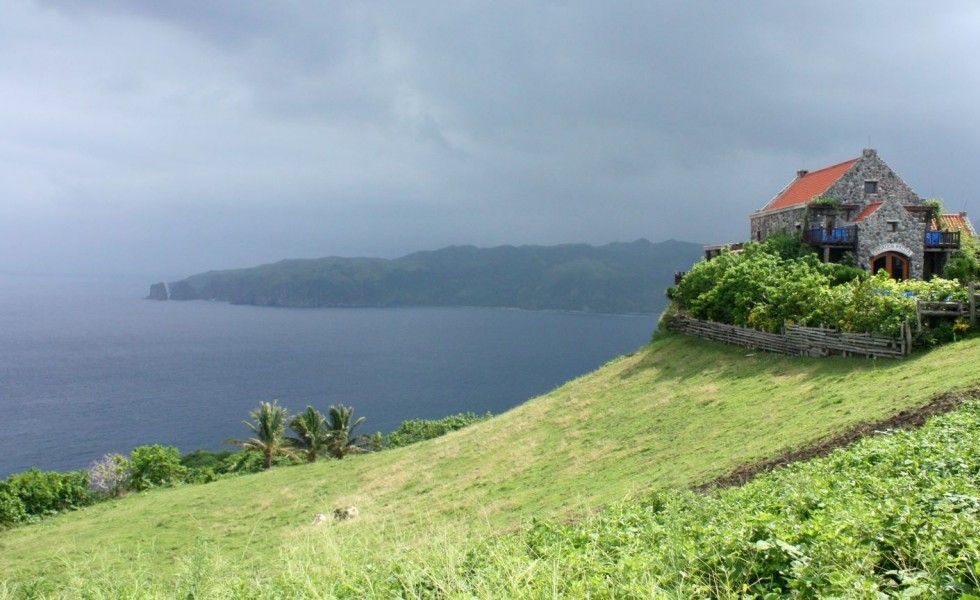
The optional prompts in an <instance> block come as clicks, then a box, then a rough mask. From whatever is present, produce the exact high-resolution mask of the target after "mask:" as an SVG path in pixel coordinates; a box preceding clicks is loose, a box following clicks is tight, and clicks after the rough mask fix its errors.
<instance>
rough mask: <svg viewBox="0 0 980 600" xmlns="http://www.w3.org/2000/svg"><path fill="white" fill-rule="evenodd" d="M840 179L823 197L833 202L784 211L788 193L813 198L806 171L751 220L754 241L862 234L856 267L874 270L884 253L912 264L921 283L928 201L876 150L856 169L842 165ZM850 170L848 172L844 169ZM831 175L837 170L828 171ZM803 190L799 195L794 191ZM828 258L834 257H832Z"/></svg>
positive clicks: (804, 204) (910, 268)
mask: <svg viewBox="0 0 980 600" xmlns="http://www.w3.org/2000/svg"><path fill="white" fill-rule="evenodd" d="M837 167H839V168H840V169H841V171H842V172H841V173H840V174H839V176H837V174H836V173H834V174H833V176H835V177H836V179H834V180H833V181H832V182H831V183H830V184H829V186H828V187H826V189H824V190H823V191H822V193H820V194H819V196H818V197H820V198H826V199H828V202H822V201H818V202H813V203H811V202H810V200H812V198H808V199H806V200H803V201H800V200H793V202H794V203H793V204H792V205H789V206H785V207H780V208H775V209H773V208H770V206H772V205H777V206H778V205H779V204H780V202H779V200H780V198H781V197H782V196H783V195H784V194H787V193H796V194H797V195H798V194H799V193H808V190H809V188H806V187H805V186H806V185H807V183H808V182H809V180H808V181H807V182H803V181H802V180H803V178H804V177H806V176H807V175H808V173H807V172H806V171H801V172H799V173H798V174H797V179H796V180H794V181H793V182H791V183H790V184H789V185H788V186H787V187H786V188H784V190H783V191H781V192H780V194H779V195H777V196H776V198H774V199H773V200H772V201H770V203H769V205H767V207H766V208H763V209H762V210H759V211H757V212H755V213H754V214H753V215H752V216H751V218H750V226H751V239H752V240H753V241H764V240H765V239H766V238H768V237H769V236H770V235H774V234H778V233H785V234H790V235H793V234H799V233H802V232H805V231H808V230H818V229H820V230H825V231H831V230H833V229H836V228H848V229H855V228H856V230H857V242H856V245H855V246H854V247H853V248H852V249H850V251H852V252H853V254H854V256H855V258H856V261H857V266H859V267H861V268H865V269H870V268H872V261H874V260H875V258H876V257H880V256H882V255H884V254H885V253H892V254H894V255H896V256H897V255H901V257H902V258H903V260H906V261H907V262H908V276H909V277H911V278H916V279H921V278H922V277H923V275H924V271H923V265H924V262H925V261H924V252H925V236H926V230H927V229H928V228H929V225H930V222H931V212H930V210H929V208H928V207H926V206H924V205H923V200H922V199H921V198H920V197H919V196H918V195H917V194H916V193H915V192H914V191H913V190H912V188H911V187H909V185H908V184H906V183H905V182H904V181H903V180H902V179H901V178H900V177H899V176H898V175H896V174H895V172H894V171H892V169H891V168H890V167H889V166H888V165H887V164H885V162H884V161H883V160H881V159H880V158H879V157H878V154H877V152H875V151H874V150H870V149H868V150H864V151H863V152H862V155H861V157H860V158H858V159H856V160H854V161H853V164H851V165H850V166H846V165H845V163H841V165H838V166H837ZM845 167H846V169H845ZM828 169H832V168H828ZM795 185H800V186H801V187H800V188H799V189H798V190H793V189H792V188H793V187H794V186H795ZM828 255H829V253H828Z"/></svg>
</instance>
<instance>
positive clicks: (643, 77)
mask: <svg viewBox="0 0 980 600" xmlns="http://www.w3.org/2000/svg"><path fill="white" fill-rule="evenodd" d="M977 56H980V8H978V7H976V5H975V4H974V3H971V2H950V3H944V4H943V5H942V6H940V7H937V6H927V5H924V4H921V3H917V2H894V1H892V2H884V1H881V2H870V3H859V4H855V3H851V2H819V3H817V2H794V3H786V2H780V1H776V0H771V1H764V2H756V3H752V4H749V5H745V4H742V3H731V2H720V1H719V2H713V1H698V2H663V3H651V2H635V3H631V2H622V3H614V4H611V5H610V4H609V3H603V4H600V3H594V2H589V3H586V2H574V1H572V2H569V1H563V2H557V1H555V2H540V3H521V2H508V1H502V2H493V3H482V4H481V3H446V2H424V1H419V2H395V1H392V2H371V3H346V2H319V3H308V2H298V1H295V2H288V1H286V2H276V3H269V2H262V1H258V0H256V1H230V0H229V1H225V2H208V3H201V2H196V1H191V0H185V1H171V2H154V1H149V0H146V1H123V0H103V1H101V2H89V3H84V6H83V5H82V3H78V2H74V1H73V0H45V1H39V2H29V1H26V0H11V1H10V2H6V3H4V4H3V6H2V7H0V72H2V73H3V77H0V177H2V179H3V182H4V185H3V190H4V198H3V199H2V200H0V271H12V272H49V273H74V272H79V273H133V274H147V275H158V276H159V277H160V278H162V279H166V278H169V277H174V278H176V277H181V276H184V275H187V274H189V273H193V272H197V271H201V270H205V269H210V268H229V267H237V266H248V265H252V264H258V263H262V262H270V261H274V260H278V259H280V258H286V257H291V258H293V257H314V256H326V255H345V256H350V255H374V256H396V255H400V254H404V253H407V252H410V251H413V250H418V249H428V248H437V247H441V246H445V245H449V244H470V243H471V244H477V245H484V246H486V245H497V244H526V243H535V244H554V243H563V242H590V243H604V242H609V241H628V240H632V239H636V238H639V237H646V238H649V239H651V240H655V241H656V240H662V239H667V238H677V239H685V240H691V241H700V242H718V241H728V240H738V239H742V238H744V237H746V235H747V229H748V214H749V213H750V212H751V211H752V210H755V209H757V208H759V207H761V206H762V205H763V204H765V202H766V201H767V200H768V199H769V198H771V197H772V196H773V195H774V194H775V193H776V192H778V191H779V189H780V188H782V186H783V185H785V184H786V183H787V182H788V181H789V180H790V179H791V178H792V177H793V174H794V173H795V171H796V170H797V169H799V168H811V169H812V168H819V167H821V166H825V165H828V164H832V163H836V162H840V161H842V160H846V159H848V158H853V157H855V156H858V155H859V154H860V152H861V149H862V148H864V147H874V148H877V149H878V151H879V154H880V155H881V156H882V158H884V159H885V160H886V161H887V162H888V163H889V164H890V165H891V166H892V167H893V168H894V169H895V170H896V171H897V172H898V173H899V175H901V176H902V177H903V178H904V179H905V180H906V181H907V182H908V183H909V184H910V185H911V186H912V187H913V188H914V189H915V190H916V191H917V192H918V193H919V194H921V195H924V196H938V197H942V198H944V199H945V201H946V205H947V209H948V210H963V209H964V208H965V209H967V210H970V209H972V212H977V211H980V205H977V204H976V202H973V203H972V204H971V200H972V196H973V194H974V190H976V189H978V187H980V181H978V180H980V172H978V169H977V159H978V156H980V154H978V150H980V118H978V117H980V114H978V112H980V109H978V107H980V102H978V100H980V69H978V67H977V66H976V64H975V63H976V57H977Z"/></svg>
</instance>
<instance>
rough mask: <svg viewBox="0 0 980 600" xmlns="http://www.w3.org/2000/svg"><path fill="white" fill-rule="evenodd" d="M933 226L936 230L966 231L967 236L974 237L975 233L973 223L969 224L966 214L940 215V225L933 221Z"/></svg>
mask: <svg viewBox="0 0 980 600" xmlns="http://www.w3.org/2000/svg"><path fill="white" fill-rule="evenodd" d="M933 226H934V227H935V228H936V229H943V230H952V231H965V232H966V233H967V235H973V231H974V230H973V227H972V223H969V222H968V221H967V220H966V215H965V214H964V213H959V214H945V215H940V217H939V223H936V221H933Z"/></svg>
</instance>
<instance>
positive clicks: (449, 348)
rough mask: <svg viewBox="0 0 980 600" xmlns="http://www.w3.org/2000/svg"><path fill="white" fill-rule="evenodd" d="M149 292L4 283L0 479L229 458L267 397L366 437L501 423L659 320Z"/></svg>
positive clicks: (50, 282) (122, 285)
mask: <svg viewBox="0 0 980 600" xmlns="http://www.w3.org/2000/svg"><path fill="white" fill-rule="evenodd" d="M148 287H149V286H148V282H147V281H136V280H125V279H91V278H52V277H18V276H0V415H2V420H0V478H3V477H6V476H7V475H9V474H11V473H16V472H20V471H24V470H27V469H28V468H30V467H38V468H40V469H42V470H57V471H65V470H71V469H79V468H85V467H87V466H88V465H89V464H90V463H91V462H92V461H94V460H95V459H97V458H98V457H100V456H102V455H103V454H105V453H107V452H120V453H124V454H125V453H128V452H129V451H130V450H131V449H132V448H134V447H136V446H139V445H143V444H154V443H159V444H166V445H173V446H176V447H178V448H179V449H180V450H181V451H182V452H189V451H191V450H194V449H197V448H208V449H213V450H220V449H223V448H227V447H225V446H222V441H223V440H225V439H228V438H233V437H248V434H249V431H248V429H247V428H246V427H245V426H244V425H243V424H242V421H243V420H244V419H247V418H248V413H249V411H250V410H252V409H253V408H255V407H256V406H257V405H258V403H259V401H260V400H267V401H268V400H273V399H278V400H279V403H280V404H282V405H284V406H286V407H288V408H289V409H290V411H291V412H299V411H301V410H304V409H305V408H306V405H307V404H311V405H313V406H314V407H316V408H318V409H320V410H321V411H325V410H326V407H327V406H329V405H331V404H346V405H348V406H353V407H354V409H355V416H358V415H363V416H365V417H366V418H367V419H366V421H365V423H364V426H363V430H364V432H366V433H370V432H375V431H382V432H389V431H392V430H394V429H395V428H397V427H398V426H399V425H400V424H401V422H402V421H404V420H406V419H412V418H430V419H435V418H441V417H444V416H446V415H450V414H456V413H459V412H465V411H473V412H476V413H484V412H486V411H491V412H493V413H494V414H498V413H501V412H503V411H506V410H507V409H509V408H512V407H514V406H516V405H518V404H520V403H522V402H524V401H525V400H528V399H529V398H533V397H534V396H537V395H539V394H543V393H545V392H548V391H550V390H552V389H554V388H555V387H557V386H559V385H561V384H562V383H564V382H566V381H568V380H570V379H572V378H574V377H576V376H578V375H582V374H584V373H587V372H589V371H592V370H594V369H595V368H597V367H599V366H600V365H602V364H604V363H605V362H607V361H608V360H610V359H612V358H614V357H616V356H618V355H620V354H623V353H627V352H631V351H633V350H635V349H637V348H638V347H640V346H642V345H643V344H644V343H646V342H647V341H648V340H649V339H650V334H651V332H652V331H653V329H654V327H655V325H656V317H655V316H612V315H591V314H576V313H562V312H528V311H520V310H507V309H486V308H396V309H285V308H264V307H253V306H232V305H229V304H224V303H215V302H204V301H192V302H173V301H171V302H156V301H150V300H143V299H142V297H143V296H145V295H146V293H147V292H148Z"/></svg>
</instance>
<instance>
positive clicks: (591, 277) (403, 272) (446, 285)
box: [169, 240, 702, 313]
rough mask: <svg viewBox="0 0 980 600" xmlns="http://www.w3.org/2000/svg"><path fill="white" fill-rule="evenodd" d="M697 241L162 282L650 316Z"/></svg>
mask: <svg viewBox="0 0 980 600" xmlns="http://www.w3.org/2000/svg"><path fill="white" fill-rule="evenodd" d="M701 254H702V248H701V246H700V245H698V244H693V243H690V242H680V241H675V240H668V241H665V242H660V243H652V242H650V241H647V240H637V241H635V242H631V243H621V242H616V243H611V244H606V245H603V246H590V245H587V244H565V245H559V246H498V247H495V248H477V247H475V246H450V247H447V248H443V249H440V250H432V251H421V252H414V253H412V254H408V255H406V256H403V257H401V258H396V259H382V258H340V257H328V258H319V259H288V260H282V261H279V262H277V263H273V264H267V265H261V266H257V267H252V268H246V269H234V270H225V271H209V272H207V273H200V274H197V275H193V276H191V277H188V278H186V279H184V280H180V281H176V282H173V283H171V284H169V295H170V299H173V300H196V299H205V300H218V301H225V302H230V303H232V304H249V305H258V306H281V307H396V306H486V307H505V308H522V309H528V310H571V311H585V312H604V313H654V312H659V311H661V310H663V308H664V307H665V306H666V300H665V298H664V296H663V291H664V289H665V288H666V287H667V286H668V285H670V284H671V283H672V282H673V274H674V272H675V271H679V270H686V269H687V268H689V267H690V266H691V264H692V263H694V262H695V261H697V260H698V258H700V256H701Z"/></svg>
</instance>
